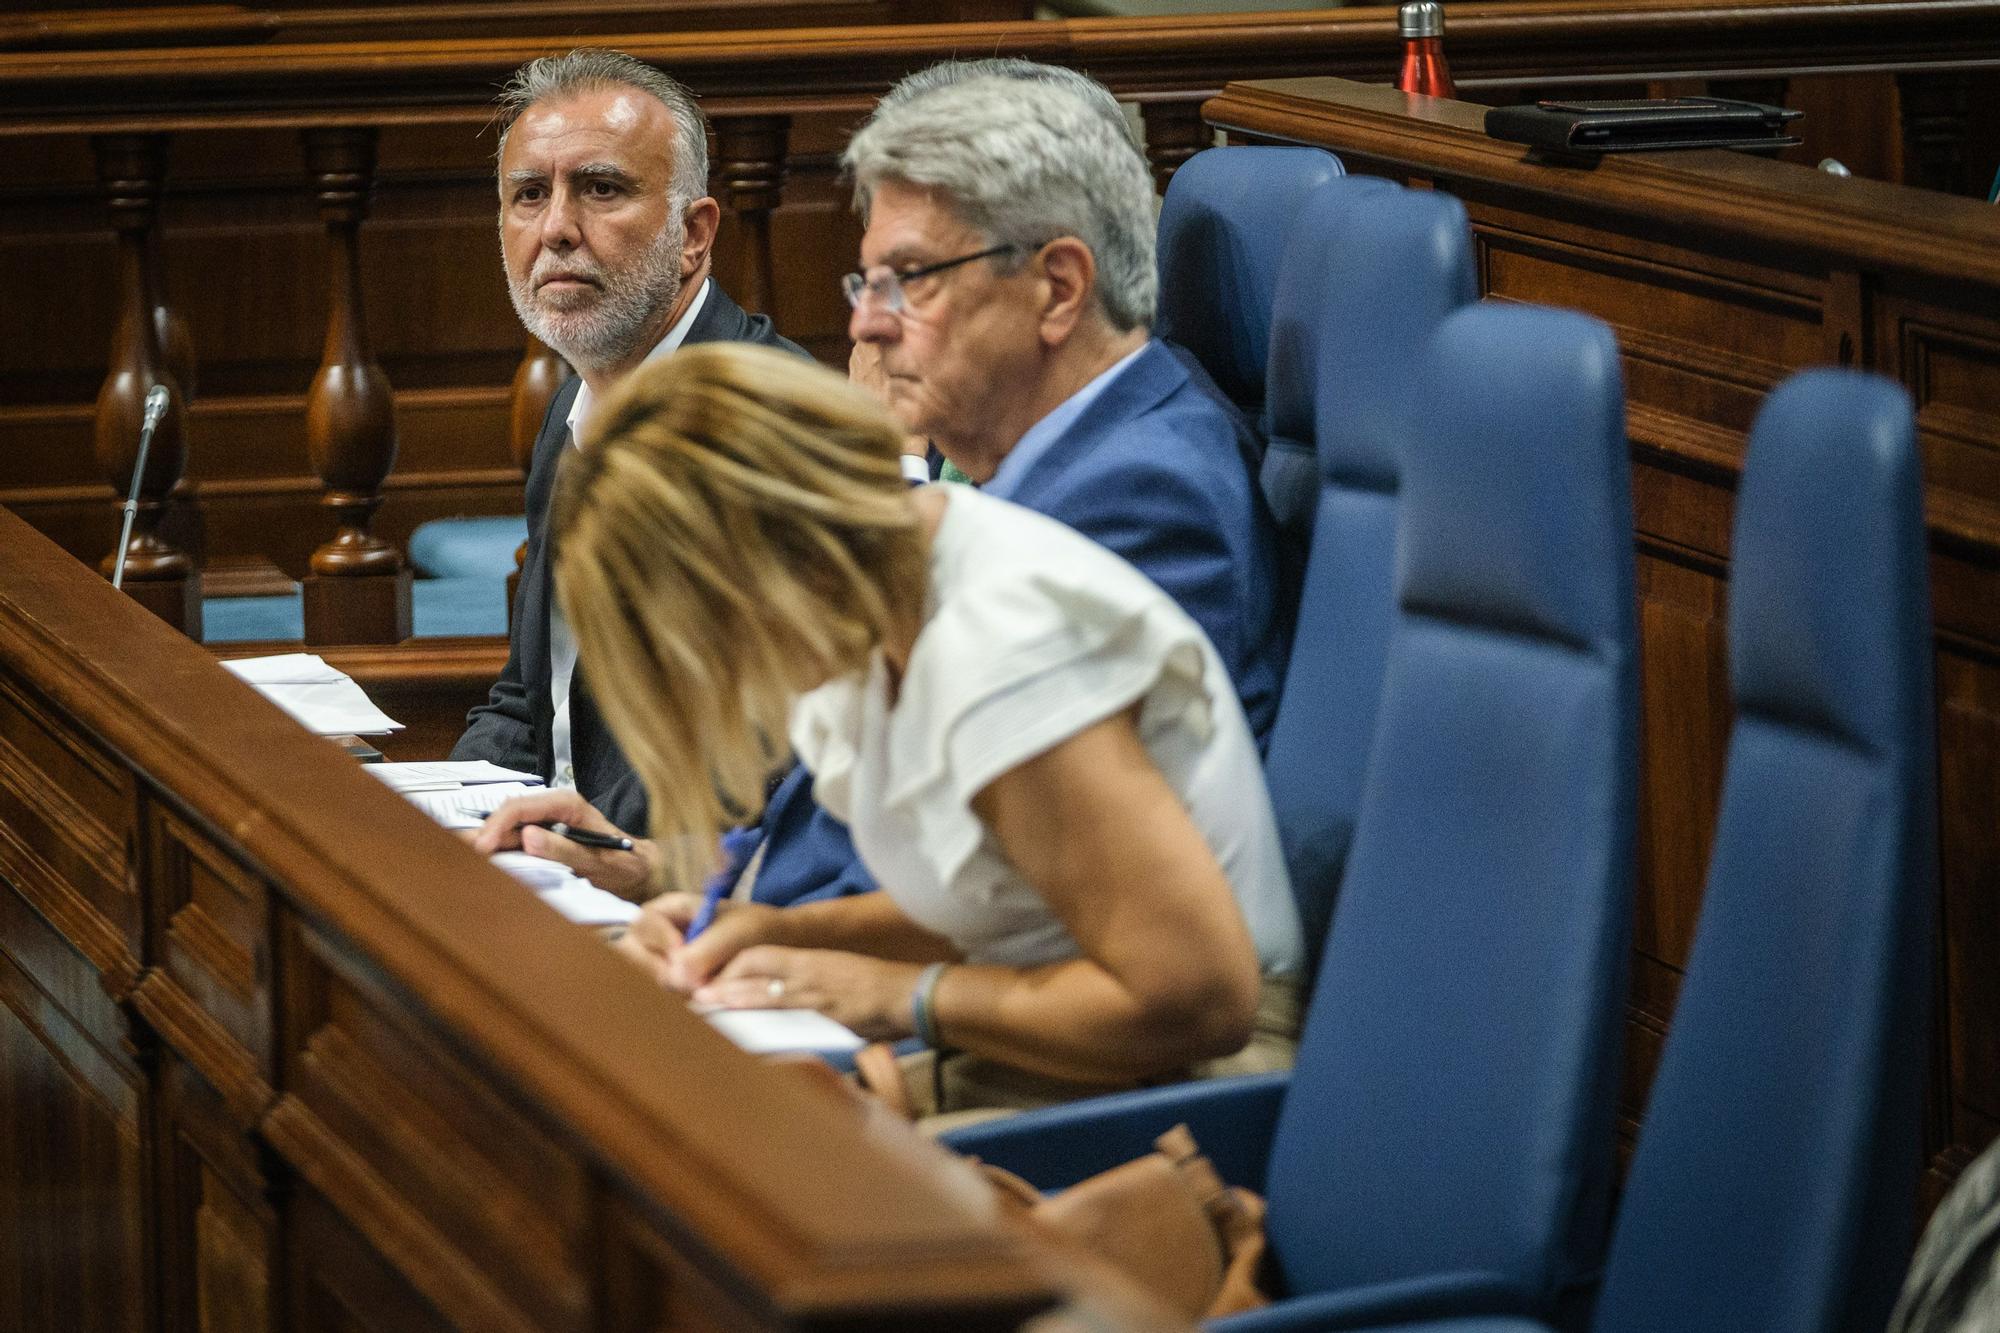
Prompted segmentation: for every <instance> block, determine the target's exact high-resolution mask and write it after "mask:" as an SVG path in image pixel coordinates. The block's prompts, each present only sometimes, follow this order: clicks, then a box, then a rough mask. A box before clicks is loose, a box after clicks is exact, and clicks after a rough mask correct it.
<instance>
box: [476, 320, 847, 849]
mask: <svg viewBox="0 0 2000 1333" xmlns="http://www.w3.org/2000/svg"><path fill="white" fill-rule="evenodd" d="M686 342H688V343H701V342H750V343H761V344H763V345H764V346H766V347H782V348H784V349H785V350H787V351H790V352H796V353H798V354H799V355H800V356H804V355H805V354H806V353H805V350H804V349H803V348H801V347H799V346H797V345H796V344H794V343H792V342H789V341H787V340H786V339H784V338H782V337H780V336H779V335H778V333H777V331H776V330H775V329H773V328H772V327H771V321H770V320H769V319H767V318H765V317H764V316H763V315H751V314H747V313H745V311H744V310H743V307H741V306H739V305H737V304H736V302H734V301H732V300H730V299H729V297H728V295H727V294H726V293H725V292H724V291H723V290H722V286H721V284H719V283H711V284H710V286H709V289H708V298H707V300H706V301H704V302H703V303H702V308H701V313H700V314H699V315H697V316H696V317H695V321H694V325H693V327H692V328H690V329H689V330H688V335H687V339H686ZM684 345H685V344H684ZM580 384H581V381H579V380H575V379H572V380H570V381H569V382H568V383H567V384H565V385H563V387H562V388H561V389H560V390H559V391H558V392H557V393H556V396H555V401H553V402H551V403H550V404H549V410H548V415H546V416H545V417H543V418H542V431H541V434H540V435H538V436H537V437H536V438H535V452H534V457H533V459H532V461H531V462H530V464H529V467H528V495H527V501H528V503H527V508H528V552H527V556H526V558H525V559H524V560H523V562H522V564H521V579H520V583H519V585H518V586H517V588H516V590H515V594H514V620H513V624H512V627H511V628H510V630H509V632H508V641H507V666H506V668H505V670H503V671H502V672H501V673H500V679H499V680H498V681H496V682H494V685H493V689H492V691H491V692H490V693H489V694H488V695H487V699H486V702H485V703H483V704H480V705H479V706H478V707H476V708H474V709H473V710H472V712H471V713H469V714H468V715H467V716H466V730H465V734H464V735H463V736H461V737H459V738H458V744H456V745H454V746H453V747H452V750H451V757H452V758H453V759H490V760H492V761H493V762H494V763H496V764H502V765H505V766H506V767H508V768H518V769H525V770H530V771H532V772H535V773H539V774H540V775H541V776H542V778H543V780H544V781H547V780H549V779H551V778H553V777H554V776H555V751H554V743H553V741H552V740H551V738H550V734H549V729H550V726H551V724H552V723H553V722H554V720H555V705H554V704H553V703H552V702H551V701H550V699H549V683H550V678H551V675H552V664H551V662H550V657H549V607H550V604H551V600H552V598H553V597H554V595H555V588H554V581H553V580H554V571H553V569H552V568H551V566H550V562H549V549H548V535H549V534H548V521H549V502H550V499H551V497H552V496H553V494H554V491H555V477H556V467H557V465H558V464H559V463H561V461H562V451H563V449H564V447H565V443H566V441H567V440H568V438H569V422H568V418H569V409H570V404H572V403H574V402H575V401H576V394H577V390H578V388H579V387H580ZM583 677H584V668H583V666H582V665H581V664H579V665H578V668H577V674H576V678H575V679H574V680H573V681H572V682H571V685H570V696H569V721H570V755H571V759H572V762H573V763H574V765H575V768H576V786H577V790H578V791H579V792H581V793H582V794H583V797H584V799H585V800H587V801H589V802H590V803H591V804H592V805H594V806H596V807H597V808H598V809H599V810H601V811H603V812H604V815H605V817H606V818H608V819H609V820H610V821H611V822H612V823H614V824H616V825H618V827H620V828H622V829H628V830H630V831H632V832H635V833H643V832H645V830H646V789H645V787H644V785H643V784H641V783H640V781H639V777H638V775H637V774H636V773H634V772H633V771H632V765H631V764H630V763H629V762H627V761H626V758H625V755H624V754H623V752H621V751H620V750H619V748H618V746H617V743H616V742H615V741H613V740H612V738H611V732H610V729H609V728H608V727H606V726H605V723H604V719H603V717H602V716H601V715H600V714H599V713H598V711H597V706H596V705H595V704H594V703H593V702H592V701H591V698H590V692H589V690H588V689H587V688H585V685H584V680H583ZM836 827H838V826H836ZM842 838H843V840H844V838H845V831H844V830H842ZM848 855H849V857H850V858H851V857H852V852H851V851H850V852H849V853H848Z"/></svg>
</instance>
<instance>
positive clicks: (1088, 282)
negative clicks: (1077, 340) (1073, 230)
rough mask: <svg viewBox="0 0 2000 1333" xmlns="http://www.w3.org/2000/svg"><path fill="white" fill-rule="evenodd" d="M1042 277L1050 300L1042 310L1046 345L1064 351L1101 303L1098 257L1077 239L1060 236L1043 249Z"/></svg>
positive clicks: (1046, 299) (1047, 297)
mask: <svg viewBox="0 0 2000 1333" xmlns="http://www.w3.org/2000/svg"><path fill="white" fill-rule="evenodd" d="M1041 264H1042V275H1043V282H1044V284H1045V289H1046V291H1047V296H1046V297H1045V298H1044V300H1045V303H1044V305H1043V306H1042V320H1041V334H1042V341H1043V342H1044V343H1047V344H1048V345H1049V346H1050V347H1060V346H1061V345H1062V344H1063V343H1065V342H1068V341H1069V336H1070V334H1072V333H1074V332H1075V331H1076V325H1077V321H1078V320H1080V319H1082V318H1083V315H1084V312H1085V311H1087V310H1088V309H1089V308H1090V306H1091V303H1092V302H1094V301H1095V300H1096V299H1097V256H1095V255H1093V254H1092V253H1091V252H1090V247H1089V246H1087V245H1085V244H1084V243H1083V242H1082V241H1080V240H1078V239H1077V238H1076V237H1074V236H1058V237H1056V239H1054V240H1053V241H1050V242H1049V243H1048V244H1047V245H1045V246H1043V247H1042V254H1041Z"/></svg>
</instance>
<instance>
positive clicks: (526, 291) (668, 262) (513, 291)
mask: <svg viewBox="0 0 2000 1333" xmlns="http://www.w3.org/2000/svg"><path fill="white" fill-rule="evenodd" d="M686 234H687V229H686V225H685V223H683V222H682V220H681V218H680V216H679V213H678V212H676V213H675V214H674V216H673V219H672V221H671V222H670V223H669V224H668V225H667V226H666V227H664V228H663V229H661V231H660V234H659V236H658V238H657V239H656V240H655V241H654V242H653V244H652V245H651V246H649V247H647V249H646V252H645V253H644V254H642V255H641V256H639V259H638V261H637V262H636V263H634V264H632V265H631V266H630V267H628V268H622V269H616V268H609V267H606V266H604V265H602V264H595V263H593V264H590V265H588V266H578V265H576V264H574V263H565V262H563V261H562V260H560V259H557V258H556V257H555V256H554V255H553V254H552V253H551V252H549V251H546V250H545V251H543V252H542V255H541V258H540V259H537V260H536V261H535V268H534V271H533V272H532V273H530V274H529V276H528V279H527V281H526V282H517V281H515V280H514V278H513V277H512V276H511V275H510V276H509V277H508V280H507V295H508V297H509V298H510V299H512V301H513V302H514V313H515V314H517V315H519V316H520V317H521V323H522V324H524V325H526V326H527V329H528V332H530V333H532V334H534V335H535V337H537V338H539V339H540V340H541V341H542V342H543V344H545V345H546V346H547V347H548V348H549V349H550V350H551V351H553V352H554V353H555V354H556V355H557V356H560V357H561V358H562V359H563V360H565V361H567V362H569V363H570V365H572V366H574V367H576V369H577V370H578V371H583V372H588V371H595V370H602V369H604V368H605V367H607V366H615V365H618V364H620V363H621V362H624V361H627V360H630V359H632V358H634V357H637V356H640V355H643V354H644V353H645V351H646V349H645V348H644V347H642V346H640V344H641V343H642V342H644V341H645V339H646V337H647V327H646V326H647V324H648V323H649V322H650V321H651V320H652V319H653V317H654V316H655V315H657V314H658V313H659V312H661V311H662V310H671V309H672V308H673V305H674V302H675V301H677V300H679V299H680V294H681V270H680V256H681V244H682V242H683V240H684V239H685V238H686ZM545 261H546V262H545ZM551 273H575V274H579V275H580V276H583V277H587V278H589V279H591V280H592V281H594V282H595V283H596V284H597V286H596V287H595V288H592V289H588V290H585V291H583V292H581V293H577V294H574V295H573V296H566V297H562V298H552V297H550V296H547V295H542V294H539V293H537V292H536V290H535V284H536V282H537V280H539V279H542V278H545V277H547V276H548V275H549V274H551Z"/></svg>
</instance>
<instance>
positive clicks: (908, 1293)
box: [0, 513, 1074, 1333]
mask: <svg viewBox="0 0 2000 1333" xmlns="http://www.w3.org/2000/svg"><path fill="white" fill-rule="evenodd" d="M0 569H4V570H5V571H6V576H5V578H4V579H0V1328H6V1329H8V1330H20V1331H21V1333H50V1331H52V1330H60V1331H61V1333H96V1331H97V1330H121V1331H129V1330H140V1329H155V1328H171V1329H189V1330H193V1329H200V1330H203V1331H204V1333H223V1331H224V1330H228V1331H230V1333H249V1331H251V1330H276V1329H301V1330H336V1329H337V1330H358V1329H370V1330H383V1331H384V1333H389V1331H390V1330H395V1331H396V1333H408V1331H409V1330H429V1329H444V1328H462V1329H477V1330H481V1333H493V1331H495V1330H518V1331H519V1333H531V1331H533V1330H558V1331H561V1330H574V1331H575V1333H582V1331H583V1330H586V1329H589V1330H609V1329H633V1330H637V1329H646V1330H653V1329H660V1328H700V1329H718V1328H739V1327H741V1328H772V1329H776V1328H787V1329H794V1328H844V1329H857V1328H869V1329H877V1328H882V1329H898V1328H904V1329H916V1328H936V1327H941V1326H943V1327H954V1328H964V1329H1011V1328H1014V1327H1016V1326H1018V1325H1019V1323H1020V1322H1021V1320H1022V1319H1023V1318H1024V1317H1025V1316H1026V1315H1027V1314H1029V1313H1030V1312H1032V1311H1035V1310H1037V1309H1041V1308H1044V1307H1047V1306H1049V1305H1050V1304H1051V1302H1053V1301H1057V1300H1059V1299H1061V1298H1062V1297H1063V1296H1064V1294H1065V1292H1066V1291H1067V1290H1069V1289H1071V1284H1072V1282H1073V1279H1074V1270H1073V1269H1071V1268H1070V1267H1068V1265H1067V1264H1066V1263H1065V1262H1064V1261H1062V1260H1060V1259H1059V1258H1058V1257H1057V1256H1053V1255H1051V1254H1049V1253H1047V1252H1042V1251H1038V1250H1035V1249H1033V1248H1031V1247H1030V1246H1029V1245H1028V1244H1026V1243H1024V1242H1023V1241H1022V1240H1021V1239H1020V1238H1019V1237H1018V1236H1016V1235H1015V1234H1013V1233H1010V1232H1008V1231H1006V1230H1004V1229H1003V1228H1002V1227H1001V1226H999V1225H998V1224H997V1223H996V1222H995V1220H994V1219H993V1218H992V1217H991V1216H990V1215H989V1214H988V1213H986V1212H984V1211H982V1207H981V1199H982V1196H981V1195H980V1194H979V1193H978V1192H977V1191H969V1190H968V1189H967V1185H966V1178H965V1176H964V1175H963V1174H962V1173H963V1171H964V1170H965V1168H963V1167H962V1166H958V1165H956V1164H954V1163H953V1162H952V1161H951V1160H950V1159H948V1158H947V1157H946V1155H945V1154H943V1153H942V1152H941V1151H939V1150H938V1149H936V1148H935V1147H933V1146H932V1145H930V1144H928V1143H926V1142H924V1141H921V1140H920V1139H918V1138H917V1136H916V1135H915V1134H914V1133H912V1132H910V1131H909V1130H908V1129H907V1128H906V1127H903V1126H900V1125H893V1124H891V1125H883V1124H875V1123H867V1122H864V1119H863V1117H862V1115H861V1114H860V1112H859V1111H858V1109H857V1104H856V1103H854V1102H852V1101H851V1100H849V1099H848V1098H846V1097H845V1095H844V1094H841V1093H839V1092H838V1091H837V1090H834V1091H829V1090H828V1089H827V1088H825V1087H823V1086H820V1085H818V1084H816V1083H814V1082H813V1081H811V1080H809V1079H807V1078H806V1077H805V1076H804V1075H803V1074H802V1073H801V1072H800V1071H799V1070H796V1069H787V1068H784V1067H781V1066H778V1065H773V1064H768V1063H764V1062H761V1061H757V1060H753V1059H751V1058H750V1057H748V1056H745V1055H743V1054H742V1053H740V1052H738V1051H737V1050H736V1049H735V1048H734V1047H733V1046H731V1045H730V1044H729V1043H728V1042H727V1041H725V1040H724V1039H723V1038H721V1037H720V1036H718V1035H717V1034H716V1033H714V1032H713V1031H711V1030H710V1029H709V1028H708V1026H707V1025H706V1024H705V1023H703V1022H702V1021H701V1020H700V1019H698V1018H696V1017H693V1016H692V1015H690V1014H689V1013H688V1012H687V1010H686V1008H685V1007H684V1006H682V1005H681V1004H679V1003H678V1002H676V1001H675V1000H673V999H672V998H671V997H669V996H668V995H667V994H666V993H664V992H662V991H661V990H659V989H658V988H657V987H655V986H654V985H653V984H652V983H651V982H650V981H648V980H646V979H645V978H644V977H643V976H642V975H641V974H640V973H639V972H638V970H637V969H635V968H632V967H630V966H628V965H626V964H625V963H624V962H623V961H622V960H620V959H618V958H617V957H616V956H614V955H613V954H612V953H611V952H610V951H608V950H607V949H605V948H604V946H603V945H602V944H601V943H599V942H598V940H597V939H596V938H594V937H593V936H592V934H591V933H590V932H588V931H585V930H582V929H579V928H576V927H573V926H571V925H569V924H568V923H566V922H564V921H562V920H561V919H560V918H558V917H557V916H556V915H555V913H554V912H552V911H551V910H550V909H548V908H547V907H545V906H543V905H542V904H541V903H540V902H539V901H537V900H536V899H535V897H534V896H533V895H532V894H531V893H528V892H527V891H525V890H523V889H522V888H520V887H519V886H517V885H515V884H514V883H513V882H512V881H511V880H510V879H508V878H507V877H506V876H505V875H503V874H502V873H500V872H499V871H497V870H494V869H493V868H492V867H490V866H488V865H486V864H485V863H484V862H483V861H482V860H481V859H480V858H478V857H477V856H475V855H473V854H472V853H471V852H470V851H469V850H467V849H466V848H465V847H464V846H463V845H462V844H461V843H460V842H459V841H458V840H457V839H455V838H452V837H451V836H449V835H448V834H446V833H444V832H442V831H441V830H439V829H437V828H436V827H435V826H433V825H432V824H431V823H430V822H429V821H428V820H427V819H425V818H424V817H423V816H422V815H421V814H419V813H418V812H417V811H416V810H415V809H414V808H412V807H411V806H410V805H408V804H407V803H406V802H405V801H403V800H402V799H401V798H399V797H398V796H396V795H395V794H394V793H392V792H391V791H389V789H388V788H386V787H384V786H382V785H381V784H379V783H377V782H376V781H375V780H374V779H372V778H370V777H368V776H367V775H366V774H364V773H363V772H361V771H360V769H359V766H357V765H355V764H353V763H351V762H350V761H348V760H347V759H346V758H345V757H344V756H343V755H342V754H341V753H340V752H339V751H338V750H337V749H335V748H334V747H333V746H331V745H328V744H327V743H326V742H325V741H324V740H321V739H320V738H318V737H315V736H312V735H309V734H307V733H306V732H304V731H303V730H301V729H300V728H299V727H297V726H296V725H295V724H293V723H292V722H290V721H289V720H288V719H287V718H286V717H285V716H284V715H283V714H281V713H280V712H279V711H278V710H277V709H276V708H274V707H273V706H271V705H270V704H267V703H266V702H264V700H262V699H261V698H260V697H258V696H257V695H256V694H255V693H253V692H252V691H251V690H250V689H249V688H248V687H246V686H244V685H242V684H241V683H240V682H238V681H236V680H235V679H234V678H232V677H231V676H230V675H229V674H228V673H227V672H225V671H223V670H222V669H221V668H220V667H219V666H217V665H216V663H215V662H214V660H213V659H212V658H211V657H210V656H209V655H208V654H207V653H206V652H204V651H203V650H202V649H201V648H199V647H198V646H196V645H194V644H192V643H190V642H188V641H187V640H186V639H185V638H183V637H181V636H180V635H178V634H176V633H174V632H173V631H172V630H170V629H169V628H168V627H167V626H166V625H164V624H163V623H161V622H160V621H159V620H157V619H156V618H154V617H153V616H151V615H149V614H147V613H146V612H145V611H144V610H142V609H141V608H140V607H138V606H137V605H136V604H134V603H133V602H132V601H130V600H129V599H127V598H125V597H123V596H120V595H119V594H118V593H115V592H114V591H112V589H111V588H110V587H109V585H108V584H106V583H105V582H104V581H103V580H102V579H100V578H98V577H96V576H95V575H94V574H92V573H90V572H89V571H87V570H86V569H84V568H83V567H82V566H81V565H79V564H77V563H76V562H75V561H74V560H72V559H71V558H70V557H69V556H67V555H65V554H63V553H62V552H61V551H60V550H58V549H57V548H56V547H55V546H54V545H52V544H51V543H50V542H48V541H47V540H46V539H44V538H43V537H41V536H40V535H38V534H36V533H35V532H33V531H32V530H31V529H29V528H28V527H27V525H26V524H24V523H23V522H22V521H21V520H19V519H18V518H16V517H14V516H13V515H11V514H6V513H0Z"/></svg>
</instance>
